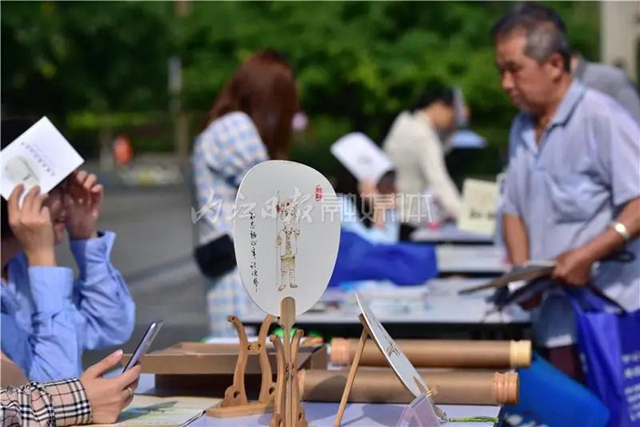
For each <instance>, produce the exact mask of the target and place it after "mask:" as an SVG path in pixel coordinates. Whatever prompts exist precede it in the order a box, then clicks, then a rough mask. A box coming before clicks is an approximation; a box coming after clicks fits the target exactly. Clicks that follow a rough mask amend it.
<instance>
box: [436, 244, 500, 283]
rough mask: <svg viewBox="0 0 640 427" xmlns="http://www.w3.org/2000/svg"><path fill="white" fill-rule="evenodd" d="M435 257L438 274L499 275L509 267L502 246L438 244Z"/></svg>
mask: <svg viewBox="0 0 640 427" xmlns="http://www.w3.org/2000/svg"><path fill="white" fill-rule="evenodd" d="M436 258H437V259H438V271H439V272H440V274H482V275H489V276H491V275H492V276H499V275H501V274H504V273H506V272H507V271H508V269H509V264H508V263H507V261H506V251H505V249H504V247H502V246H494V245H486V246H478V245H438V246H436Z"/></svg>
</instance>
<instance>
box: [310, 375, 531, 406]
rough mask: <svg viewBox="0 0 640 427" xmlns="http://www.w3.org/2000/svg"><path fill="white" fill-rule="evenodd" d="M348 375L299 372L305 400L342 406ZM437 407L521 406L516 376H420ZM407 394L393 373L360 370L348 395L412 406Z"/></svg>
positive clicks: (362, 400) (355, 400)
mask: <svg viewBox="0 0 640 427" xmlns="http://www.w3.org/2000/svg"><path fill="white" fill-rule="evenodd" d="M348 375H349V373H348V372H347V371H329V370H316V369H311V370H306V371H300V372H298V381H299V387H300V394H301V396H302V400H304V401H307V402H340V398H341V397H342V392H343V390H344V387H345V384H346V383H347V377H348ZM420 376H421V377H422V378H423V379H424V380H425V382H426V383H427V385H428V386H429V388H430V389H431V391H432V392H433V395H432V396H431V398H432V399H433V401H434V402H435V403H437V404H443V405H510V404H516V403H517V402H518V374H517V373H515V372H509V373H504V374H501V373H498V372H464V371H450V372H421V373H420ZM412 400H413V395H412V394H411V393H410V392H409V391H407V390H406V389H405V388H404V386H403V385H402V383H401V382H400V380H399V379H398V378H397V377H396V375H395V374H394V373H393V371H392V370H391V369H367V368H361V369H358V372H357V374H356V377H355V381H354V383H353V387H352V389H351V393H350V394H349V402H352V403H410V402H411V401H412Z"/></svg>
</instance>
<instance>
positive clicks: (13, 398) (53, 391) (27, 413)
mask: <svg viewBox="0 0 640 427" xmlns="http://www.w3.org/2000/svg"><path fill="white" fill-rule="evenodd" d="M0 409H2V411H1V412H2V414H3V417H2V421H3V424H2V425H3V426H14V425H15V426H25V427H31V426H41V425H51V426H54V425H55V426H70V425H79V424H88V423H90V422H91V406H90V405H89V399H88V398H87V394H86V393H85V390H84V387H83V386H82V383H81V382H80V380H79V379H71V380H63V381H55V382H50V383H43V384H40V383H36V382H32V383H31V384H29V385H26V386H23V387H8V388H7V389H4V390H2V394H1V396H0Z"/></svg>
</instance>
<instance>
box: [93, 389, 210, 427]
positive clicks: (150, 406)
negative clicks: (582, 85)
mask: <svg viewBox="0 0 640 427" xmlns="http://www.w3.org/2000/svg"><path fill="white" fill-rule="evenodd" d="M217 401H219V399H211V398H200V397H181V396H180V397H156V396H145V395H139V394H137V395H135V396H134V398H133V402H131V404H130V405H129V406H128V407H127V408H126V409H125V410H124V411H123V412H122V413H121V414H120V416H119V417H118V420H117V421H116V423H115V424H93V427H98V426H100V427H102V426H107V425H108V426H115V427H133V426H137V427H146V426H165V427H169V426H170V427H174V426H175V427H181V426H186V425H188V424H189V423H191V422H192V421H194V420H196V419H197V418H199V417H201V416H202V415H203V414H204V411H205V410H206V409H207V408H209V407H211V406H212V405H214V404H215V403H216V402H217Z"/></svg>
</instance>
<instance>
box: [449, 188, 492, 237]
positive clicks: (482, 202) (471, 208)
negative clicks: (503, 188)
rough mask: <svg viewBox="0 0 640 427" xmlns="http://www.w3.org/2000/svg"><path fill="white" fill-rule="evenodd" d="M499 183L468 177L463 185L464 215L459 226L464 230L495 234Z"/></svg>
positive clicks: (459, 221)
mask: <svg viewBox="0 0 640 427" xmlns="http://www.w3.org/2000/svg"><path fill="white" fill-rule="evenodd" d="M498 194H499V192H498V184H496V183H495V182H489V181H481V180H477V179H466V180H465V181H464V184H463V186H462V215H461V216H460V219H459V220H458V228H459V229H460V230H463V231H469V232H474V233H481V234H487V235H493V233H494V232H495V230H496V212H497V209H498Z"/></svg>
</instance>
